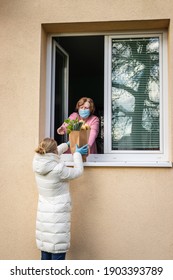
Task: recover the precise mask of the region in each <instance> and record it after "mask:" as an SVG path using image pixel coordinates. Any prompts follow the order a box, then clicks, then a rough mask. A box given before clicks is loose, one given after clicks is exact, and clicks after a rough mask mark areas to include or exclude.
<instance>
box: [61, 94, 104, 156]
mask: <svg viewBox="0 0 173 280" xmlns="http://www.w3.org/2000/svg"><path fill="white" fill-rule="evenodd" d="M75 111H76V112H74V113H72V114H71V115H70V116H69V118H70V119H71V120H75V119H76V118H78V119H79V120H82V121H84V122H85V123H86V124H88V125H89V126H90V128H91V130H90V136H89V140H88V145H89V152H90V153H91V154H97V145H96V138H97V135H98V133H99V118H98V117H97V116H95V115H94V111H95V105H94V102H93V100H92V99H91V98H88V97H82V98H81V99H80V100H79V101H78V102H77V104H76V108H75ZM66 125H67V124H65V123H63V124H62V125H61V126H60V127H59V128H58V129H57V133H58V134H60V135H63V134H65V133H66Z"/></svg>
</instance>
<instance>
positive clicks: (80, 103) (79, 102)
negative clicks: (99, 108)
mask: <svg viewBox="0 0 173 280" xmlns="http://www.w3.org/2000/svg"><path fill="white" fill-rule="evenodd" d="M85 102H89V103H90V112H91V114H94V111H95V105H94V102H93V100H92V99H91V98H88V97H82V98H81V99H79V101H78V102H77V104H76V108H75V109H76V111H78V110H79V107H80V106H82V105H83V104H84V103H85Z"/></svg>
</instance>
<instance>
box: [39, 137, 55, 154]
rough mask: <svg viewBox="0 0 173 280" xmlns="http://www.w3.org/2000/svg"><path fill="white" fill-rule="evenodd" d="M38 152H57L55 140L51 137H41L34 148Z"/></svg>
mask: <svg viewBox="0 0 173 280" xmlns="http://www.w3.org/2000/svg"><path fill="white" fill-rule="evenodd" d="M35 152H36V153H38V154H41V155H43V154H46V153H57V142H56V141H55V140H54V139H52V138H45V139H43V140H42V141H41V142H40V143H39V145H38V147H37V148H36V149H35Z"/></svg>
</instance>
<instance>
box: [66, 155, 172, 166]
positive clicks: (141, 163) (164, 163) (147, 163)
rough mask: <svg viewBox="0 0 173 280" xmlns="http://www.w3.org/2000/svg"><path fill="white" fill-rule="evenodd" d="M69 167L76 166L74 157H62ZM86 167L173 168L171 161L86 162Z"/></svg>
mask: <svg viewBox="0 0 173 280" xmlns="http://www.w3.org/2000/svg"><path fill="white" fill-rule="evenodd" d="M62 160H64V161H65V163H66V165H67V166H74V163H73V158H72V155H67V154H64V155H62ZM84 166H88V167H90V166H92V167H99V166H102V167H169V168H170V167H172V162H171V161H105V162H104V161H86V162H84Z"/></svg>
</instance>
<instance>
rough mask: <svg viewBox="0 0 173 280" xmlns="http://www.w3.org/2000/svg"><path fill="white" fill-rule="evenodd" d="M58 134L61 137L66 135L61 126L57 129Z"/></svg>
mask: <svg viewBox="0 0 173 280" xmlns="http://www.w3.org/2000/svg"><path fill="white" fill-rule="evenodd" d="M57 133H58V134H60V135H64V134H65V128H64V127H63V126H60V127H59V128H58V129H57Z"/></svg>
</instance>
